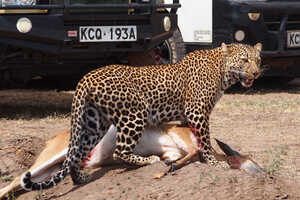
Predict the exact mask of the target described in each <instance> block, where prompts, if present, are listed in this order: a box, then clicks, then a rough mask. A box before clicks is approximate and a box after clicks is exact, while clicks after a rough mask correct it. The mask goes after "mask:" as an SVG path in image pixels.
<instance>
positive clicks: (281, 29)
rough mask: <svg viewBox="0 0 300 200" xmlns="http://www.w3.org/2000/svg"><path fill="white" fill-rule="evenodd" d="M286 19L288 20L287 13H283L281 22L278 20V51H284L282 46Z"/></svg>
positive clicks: (283, 44)
mask: <svg viewBox="0 0 300 200" xmlns="http://www.w3.org/2000/svg"><path fill="white" fill-rule="evenodd" d="M287 20H288V15H285V16H284V17H283V18H282V19H281V22H280V27H279V30H278V35H277V37H278V51H279V52H283V51H284V46H285V41H286V40H285V36H286V32H285V29H286V23H287Z"/></svg>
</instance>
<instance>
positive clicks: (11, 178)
mask: <svg viewBox="0 0 300 200" xmlns="http://www.w3.org/2000/svg"><path fill="white" fill-rule="evenodd" d="M1 179H2V181H4V182H12V181H13V180H14V177H13V176H9V175H4V176H2V177H1Z"/></svg>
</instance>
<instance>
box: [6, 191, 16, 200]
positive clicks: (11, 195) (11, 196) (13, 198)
mask: <svg viewBox="0 0 300 200" xmlns="http://www.w3.org/2000/svg"><path fill="white" fill-rule="evenodd" d="M15 199H17V198H16V196H15V193H14V192H11V193H9V195H8V196H7V200H15Z"/></svg>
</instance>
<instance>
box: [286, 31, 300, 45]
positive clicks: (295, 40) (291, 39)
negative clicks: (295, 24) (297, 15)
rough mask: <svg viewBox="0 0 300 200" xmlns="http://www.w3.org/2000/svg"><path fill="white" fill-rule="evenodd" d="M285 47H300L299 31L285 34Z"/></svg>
mask: <svg viewBox="0 0 300 200" xmlns="http://www.w3.org/2000/svg"><path fill="white" fill-rule="evenodd" d="M287 47H288V48H297V47H300V31H288V32H287Z"/></svg>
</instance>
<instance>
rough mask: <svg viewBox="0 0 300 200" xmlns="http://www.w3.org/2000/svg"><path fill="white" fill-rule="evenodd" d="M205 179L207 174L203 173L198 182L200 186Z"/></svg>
mask: <svg viewBox="0 0 300 200" xmlns="http://www.w3.org/2000/svg"><path fill="white" fill-rule="evenodd" d="M204 177H205V173H204V172H201V173H200V175H199V181H198V184H200V183H201V182H202V180H203V178H204Z"/></svg>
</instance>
